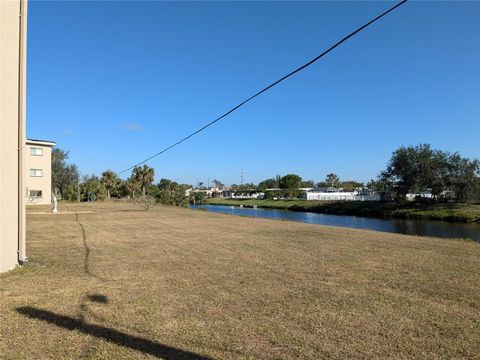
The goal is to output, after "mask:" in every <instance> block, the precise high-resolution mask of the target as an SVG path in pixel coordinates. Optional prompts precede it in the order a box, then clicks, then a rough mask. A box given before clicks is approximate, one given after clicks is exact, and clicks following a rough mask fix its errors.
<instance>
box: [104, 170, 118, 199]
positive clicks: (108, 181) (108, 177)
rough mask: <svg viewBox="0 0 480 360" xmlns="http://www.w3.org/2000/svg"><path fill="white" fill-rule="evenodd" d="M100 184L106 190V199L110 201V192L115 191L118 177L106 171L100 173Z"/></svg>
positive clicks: (110, 171)
mask: <svg viewBox="0 0 480 360" xmlns="http://www.w3.org/2000/svg"><path fill="white" fill-rule="evenodd" d="M102 182H103V186H105V189H106V190H107V199H110V191H111V190H113V189H115V188H116V187H117V185H118V182H119V179H118V176H117V174H116V173H115V172H113V171H112V170H106V171H104V172H103V173H102Z"/></svg>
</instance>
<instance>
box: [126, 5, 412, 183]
mask: <svg viewBox="0 0 480 360" xmlns="http://www.w3.org/2000/svg"><path fill="white" fill-rule="evenodd" d="M407 1H408V0H402V1H400V2H399V3H398V4H396V5H394V6H392V7H391V8H390V9H388V10H387V11H385V12H383V13H381V14H380V15H378V16H377V17H375V18H373V19H372V20H370V21H369V22H367V23H366V24H364V25H362V26H361V27H359V28H358V29H357V30H355V31H354V32H352V33H350V34H349V35H347V36H345V37H344V38H343V39H341V40H339V41H337V42H336V43H335V44H334V45H332V46H331V47H329V48H328V49H327V50H325V51H323V52H322V53H321V54H320V55H318V56H316V57H314V58H313V59H312V60H310V61H309V62H307V63H306V64H304V65H302V66H300V67H299V68H297V69H295V70H293V71H292V72H290V73H288V74H287V75H285V76H283V77H281V78H280V79H278V80H276V81H274V82H273V83H271V84H270V85H268V86H266V87H265V88H263V89H262V90H260V91H258V92H257V93H255V94H254V95H252V96H250V97H249V98H248V99H246V100H244V101H242V102H241V103H239V104H238V105H236V106H234V107H233V108H231V109H230V110H228V111H227V112H225V113H224V114H223V115H220V116H219V117H217V118H216V119H215V120H212V121H210V122H209V123H207V124H205V125H204V126H202V127H201V128H200V129H198V130H196V131H194V132H193V133H191V134H190V135H188V136H185V137H184V138H183V139H180V140H178V141H177V142H175V143H173V144H172V145H170V146H168V147H166V148H164V149H163V150H161V151H159V152H157V153H156V154H154V155H152V156H150V157H148V158H146V159H145V160H143V161H140V162H138V163H136V164H135V165H132V166H130V167H129V168H126V169H125V170H122V171H120V172H119V174H122V173H124V172H126V171H129V170H131V169H133V168H134V167H135V166H138V165H142V164H144V163H146V162H147V161H149V160H152V159H153V158H155V157H157V156H159V155H162V154H163V153H165V152H167V151H168V150H170V149H171V148H173V147H175V146H177V145H180V144H181V143H183V142H184V141H186V140H188V139H190V138H191V137H192V136H195V135H197V134H198V133H200V132H202V131H203V130H205V129H207V128H208V127H210V126H212V125H213V124H215V123H216V122H218V121H220V120H222V119H223V118H225V117H226V116H228V115H230V114H231V113H232V112H234V111H235V110H237V109H238V108H240V107H242V106H243V105H245V104H246V103H248V102H249V101H251V100H253V99H255V98H256V97H257V96H259V95H260V94H263V93H264V92H266V91H267V90H269V89H271V88H273V87H274V86H275V85H278V84H280V83H281V82H282V81H284V80H286V79H288V78H289V77H290V76H292V75H295V74H296V73H298V72H300V71H302V70H303V69H305V68H307V67H308V66H310V65H312V64H313V63H314V62H316V61H318V60H319V59H321V58H322V57H323V56H325V55H327V54H328V53H329V52H330V51H332V50H333V49H335V48H336V47H337V46H339V45H340V44H342V43H344V42H345V41H347V40H348V39H350V38H351V37H352V36H354V35H356V34H358V33H359V32H360V31H362V30H364V29H365V28H367V27H368V26H370V25H371V24H373V23H374V22H375V21H377V20H380V19H381V18H382V17H384V16H385V15H387V14H388V13H389V12H391V11H393V10H395V9H396V8H398V7H399V6H401V5H403V4H404V3H406V2H407Z"/></svg>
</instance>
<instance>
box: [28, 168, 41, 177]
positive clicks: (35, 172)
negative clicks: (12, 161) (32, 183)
mask: <svg viewBox="0 0 480 360" xmlns="http://www.w3.org/2000/svg"><path fill="white" fill-rule="evenodd" d="M30 176H32V177H42V176H43V170H42V169H30Z"/></svg>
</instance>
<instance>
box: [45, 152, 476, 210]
mask: <svg viewBox="0 0 480 360" xmlns="http://www.w3.org/2000/svg"><path fill="white" fill-rule="evenodd" d="M67 160H68V152H66V151H63V150H61V149H59V148H54V149H53V151H52V186H53V189H54V193H55V194H57V195H58V196H60V197H61V198H62V199H65V200H78V201H94V200H104V199H110V198H130V199H134V198H138V197H143V198H145V197H146V196H149V197H151V198H153V199H155V200H156V201H158V202H160V203H163V204H169V205H177V206H187V204H188V202H189V201H190V200H192V199H189V198H187V196H186V195H185V191H186V190H187V189H190V188H192V186H190V185H188V184H179V183H177V182H175V181H172V180H168V179H161V180H160V181H159V182H158V183H157V184H153V181H154V177H155V176H154V175H155V172H154V169H153V168H151V167H149V166H147V165H143V166H136V167H135V168H134V169H133V170H132V174H131V176H130V177H129V178H128V179H126V180H123V179H121V178H119V177H118V175H117V174H116V173H115V172H113V171H111V170H106V171H104V172H103V173H102V174H101V176H100V177H98V176H96V175H85V176H82V177H81V176H80V173H79V171H78V168H77V166H75V165H74V164H70V163H68V162H67ZM212 184H213V185H214V187H215V188H217V189H223V188H224V184H223V183H222V182H221V181H219V180H213V181H212ZM363 186H364V183H361V182H357V181H352V180H350V181H342V180H340V178H339V177H338V176H337V175H336V174H334V173H330V174H328V175H327V176H326V177H325V179H324V180H323V181H320V182H315V181H313V180H303V179H302V177H301V176H300V175H298V174H287V175H284V176H281V175H276V176H275V177H272V178H269V179H266V180H263V181H261V182H260V183H258V185H255V184H253V183H246V184H243V185H236V184H232V185H231V186H230V189H231V190H232V191H234V192H237V193H251V192H254V191H257V192H264V193H265V197H266V198H267V199H268V198H275V197H282V198H289V199H291V198H299V197H300V196H301V192H300V190H299V189H300V188H314V187H320V188H335V189H339V188H342V189H343V191H353V190H354V189H356V188H359V187H363ZM367 187H368V188H370V189H371V190H373V191H376V192H378V193H380V195H381V196H382V198H383V199H384V200H396V201H403V200H405V198H406V196H407V194H424V193H428V194H431V199H432V200H435V201H448V200H455V201H459V202H466V201H480V162H479V160H478V159H473V160H471V159H468V158H464V157H462V156H461V155H460V154H459V153H449V152H445V151H441V150H435V149H432V147H431V146H430V145H429V144H420V145H417V146H409V147H404V146H401V147H400V148H398V149H397V150H395V151H394V152H393V153H392V156H391V158H390V160H389V161H388V163H387V166H386V168H385V169H384V170H383V171H382V172H381V173H380V174H379V176H378V177H377V178H376V179H372V180H371V181H369V182H368V183H367ZM198 189H206V187H205V186H204V184H203V183H199V184H198ZM267 189H269V191H266V190H267ZM192 196H194V197H195V202H196V203H201V202H202V201H203V197H204V194H202V193H201V192H193V193H192Z"/></svg>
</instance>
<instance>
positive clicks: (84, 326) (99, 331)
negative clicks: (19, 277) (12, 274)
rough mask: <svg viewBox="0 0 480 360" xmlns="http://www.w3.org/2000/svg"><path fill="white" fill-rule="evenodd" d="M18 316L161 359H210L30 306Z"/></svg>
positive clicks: (20, 309)
mask: <svg viewBox="0 0 480 360" xmlns="http://www.w3.org/2000/svg"><path fill="white" fill-rule="evenodd" d="M16 310H17V312H19V313H20V314H22V315H24V316H27V317H29V318H31V319H37V320H42V321H46V322H48V323H50V324H53V325H56V326H59V327H62V328H64V329H68V330H77V331H80V332H82V333H84V334H88V335H92V336H95V337H97V338H101V339H104V340H106V341H109V342H111V343H114V344H117V345H120V346H124V347H128V348H130V349H134V350H137V351H140V352H142V353H144V354H150V355H153V356H156V357H159V358H162V359H167V360H169V359H172V360H173V359H186V360H189V359H192V360H193V359H200V360H202V359H205V360H206V359H212V358H210V357H207V356H202V355H198V354H195V353H193V352H190V351H185V350H181V349H177V348H174V347H170V346H167V345H163V344H160V343H157V342H155V341H151V340H148V339H144V338H141V337H139V336H133V335H128V334H126V333H123V332H121V331H118V330H115V329H110V328H107V327H104V326H100V325H95V324H88V323H86V322H85V321H82V320H78V319H75V318H72V317H69V316H65V315H60V314H56V313H54V312H51V311H47V310H42V309H36V308H33V307H30V306H22V307H19V308H17V309H16Z"/></svg>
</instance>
